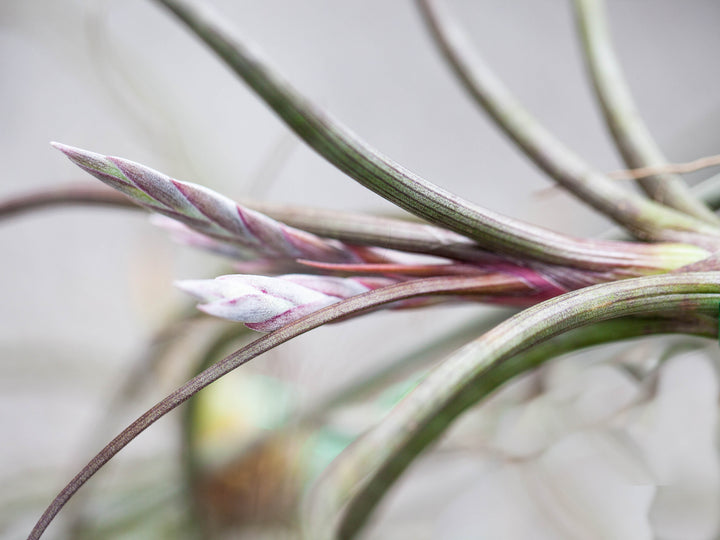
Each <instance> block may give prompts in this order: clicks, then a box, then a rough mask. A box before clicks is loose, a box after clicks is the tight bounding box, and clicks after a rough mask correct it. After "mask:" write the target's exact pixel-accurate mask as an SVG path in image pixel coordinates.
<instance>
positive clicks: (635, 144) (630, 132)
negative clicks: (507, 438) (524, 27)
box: [574, 0, 720, 225]
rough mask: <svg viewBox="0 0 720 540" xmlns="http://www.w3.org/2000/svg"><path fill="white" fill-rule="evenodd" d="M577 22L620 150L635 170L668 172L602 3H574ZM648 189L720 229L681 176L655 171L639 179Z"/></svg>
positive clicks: (592, 0)
mask: <svg viewBox="0 0 720 540" xmlns="http://www.w3.org/2000/svg"><path fill="white" fill-rule="evenodd" d="M574 5H575V18H576V22H577V25H578V29H579V32H580V36H581V38H582V39H581V41H582V44H583V50H584V53H585V55H584V56H585V63H586V65H587V69H588V72H589V73H590V76H591V78H592V83H593V87H594V88H595V94H596V95H597V98H598V102H599V103H600V106H601V107H602V111H603V115H604V116H605V122H606V124H607V126H608V128H609V130H610V133H611V134H612V138H613V140H614V142H615V146H616V147H617V149H618V151H619V152H620V154H621V155H622V157H623V160H624V161H625V164H626V165H627V166H628V167H629V168H631V169H642V168H655V167H659V168H663V167H667V166H668V162H667V160H666V159H665V157H664V156H663V154H662V151H661V150H660V148H659V147H658V146H657V144H656V142H655V140H654V139H653V137H652V136H651V135H650V132H649V130H648V129H647V126H646V125H645V123H644V122H643V121H642V118H641V117H640V113H639V111H638V110H637V107H636V106H635V103H634V101H633V98H632V94H631V93H630V89H629V88H628V85H627V83H626V81H625V78H624V77H623V73H622V69H621V68H620V63H619V62H618V59H617V57H616V56H615V51H614V50H613V47H612V42H611V39H610V32H609V30H608V27H607V18H606V15H605V9H604V6H603V2H602V0H574ZM638 183H639V184H640V186H642V188H643V190H645V192H646V193H647V194H648V195H650V196H651V197H652V198H653V199H655V200H656V201H658V202H660V203H662V204H665V205H667V206H671V207H673V208H676V209H677V210H680V211H681V212H684V213H686V214H689V215H691V216H695V217H696V218H698V219H701V220H703V221H706V222H708V223H711V224H713V225H720V219H718V217H717V216H716V215H715V214H713V213H712V212H711V211H710V209H709V208H708V207H707V206H705V205H704V204H702V203H701V202H700V201H699V200H698V199H697V198H696V197H695V196H694V195H693V194H692V193H691V192H690V189H689V188H688V186H687V184H686V183H685V181H684V180H683V179H682V178H681V177H680V176H679V175H677V174H672V173H655V174H650V175H648V176H647V177H644V178H639V179H638Z"/></svg>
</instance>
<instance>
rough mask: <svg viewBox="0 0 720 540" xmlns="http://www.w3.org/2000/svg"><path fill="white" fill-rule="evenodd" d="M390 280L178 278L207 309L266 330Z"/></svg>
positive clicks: (237, 276)
mask: <svg viewBox="0 0 720 540" xmlns="http://www.w3.org/2000/svg"><path fill="white" fill-rule="evenodd" d="M389 283H392V280H390V279H384V278H379V279H367V280H365V279H355V278H337V277H327V276H306V275H301V274H289V275H286V276H278V277H267V276H255V275H246V274H235V275H228V276H220V277H218V278H215V279H207V280H206V279H201V280H186V281H178V282H176V283H175V285H176V286H177V287H178V288H180V289H182V290H183V291H185V292H187V293H189V294H192V295H193V296H195V297H196V298H198V299H199V300H201V302H202V303H200V304H199V305H198V308H199V309H200V310H202V311H204V312H205V313H208V314H210V315H214V316H216V317H221V318H223V319H229V320H231V321H239V322H244V323H245V324H246V325H247V326H248V327H249V328H252V329H253V330H259V331H263V332H267V331H271V330H275V329H277V328H280V327H282V326H284V325H286V324H288V323H289V322H292V321H295V320H297V319H299V318H300V317H303V316H305V315H307V314H309V313H312V312H314V311H317V310H318V309H321V308H323V307H325V306H329V305H330V304H334V303H335V302H338V301H339V300H342V299H343V298H348V297H350V296H355V295H357V294H361V293H364V292H367V291H369V290H370V289H372V288H376V287H379V286H382V285H385V284H389Z"/></svg>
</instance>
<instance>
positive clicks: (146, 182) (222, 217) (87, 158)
mask: <svg viewBox="0 0 720 540" xmlns="http://www.w3.org/2000/svg"><path fill="white" fill-rule="evenodd" d="M53 146H54V147H55V148H57V149H58V150H60V151H61V152H63V153H64V154H65V155H66V156H68V157H69V158H70V159H71V160H72V161H73V162H74V163H76V164H77V165H79V166H80V167H81V168H83V169H84V170H86V171H87V172H89V173H90V174H92V175H94V176H95V177H97V178H98V179H99V180H101V181H102V182H105V183H106V184H108V185H109V186H110V187H113V188H115V189H117V190H119V191H121V192H122V193H124V194H125V195H127V196H129V197H131V198H132V199H133V200H135V201H136V202H138V203H139V204H141V205H142V206H144V207H145V208H147V209H149V210H152V211H154V212H158V213H160V214H163V215H166V216H168V217H171V218H173V219H177V220H178V221H181V222H182V223H184V224H185V225H187V226H189V227H190V228H192V229H194V230H196V231H198V232H200V233H202V234H205V235H207V236H211V237H213V238H216V239H218V240H221V241H223V242H229V243H233V244H236V245H239V246H241V247H243V248H251V249H254V250H256V251H257V252H258V253H259V254H261V255H262V256H264V257H274V258H285V259H291V260H295V259H309V260H316V261H322V262H360V258H359V257H358V256H357V255H356V254H355V252H354V251H353V250H352V249H351V248H350V247H348V246H346V245H345V244H343V243H342V242H339V241H337V240H330V239H325V238H320V237H319V236H316V235H314V234H311V233H309V232H306V231H302V230H300V229H295V228H293V227H290V226H288V225H285V224H284V223H281V222H279V221H275V220H274V219H271V218H269V217H267V216H265V215H264V214H261V213H259V212H255V211H254V210H250V209H249V208H245V207H242V206H240V205H238V204H237V203H235V202H234V201H232V200H231V199H229V198H227V197H225V196H223V195H220V194H219V193H216V192H214V191H212V190H210V189H208V188H205V187H203V186H198V185H195V184H191V183H188V182H181V181H179V180H175V179H173V178H170V177H169V176H166V175H164V174H162V173H160V172H157V171H155V170H153V169H150V168H148V167H145V166H143V165H140V164H138V163H134V162H132V161H128V160H126V159H122V158H117V157H109V156H103V155H101V154H96V153H94V152H88V151H86V150H81V149H79V148H73V147H70V146H66V145H62V144H58V143H53Z"/></svg>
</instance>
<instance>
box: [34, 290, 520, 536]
mask: <svg viewBox="0 0 720 540" xmlns="http://www.w3.org/2000/svg"><path fill="white" fill-rule="evenodd" d="M491 281H492V283H491ZM522 287H525V285H522ZM478 288H479V289H480V290H478ZM517 288H518V282H517V280H516V279H514V278H512V277H510V276H499V277H497V278H496V279H494V280H488V278H487V276H481V277H480V278H477V277H475V278H464V277H463V278H456V277H450V278H447V277H444V278H429V279H423V280H415V281H411V282H406V283H399V284H397V285H390V286H388V287H383V288H381V289H375V290H373V291H369V292H367V293H364V294H361V295H358V296H353V297H351V298H349V299H347V300H343V301H341V302H338V303H337V304H333V305H331V306H328V307H326V308H323V309H321V310H319V311H316V312H315V313H312V314H310V315H308V316H306V317H303V318H302V319H299V320H297V321H295V322H293V323H291V324H288V325H287V326H284V327H283V328H280V329H279V330H276V331H274V332H272V333H270V334H266V335H264V336H262V337H260V338H258V339H257V340H255V341H253V342H252V343H250V344H249V345H247V346H246V347H243V348H242V349H240V350H238V351H235V352H234V353H232V354H231V355H229V356H227V357H226V358H224V359H223V360H221V361H219V362H217V363H216V364H213V365H212V366H210V367H209V368H208V369H206V370H205V371H203V372H202V373H200V374H199V375H197V376H195V377H193V378H192V379H191V380H190V381H188V382H187V383H185V384H184V385H183V386H181V387H180V388H178V389H177V390H175V391H174V392H173V393H172V394H170V395H169V396H167V397H166V398H165V399H163V400H162V401H160V402H159V403H157V404H156V405H155V406H153V407H152V408H151V409H149V410H148V411H146V412H145V413H144V414H143V415H142V416H140V417H139V418H138V419H137V420H135V421H134V422H133V423H132V424H130V425H129V426H128V427H127V428H125V430H123V431H122V433H120V434H119V435H118V436H117V437H115V438H114V439H113V440H112V441H111V442H110V443H108V444H107V446H105V447H104V448H103V449H102V450H101V451H100V452H99V453H98V454H97V455H96V456H95V457H94V458H92V459H91V460H90V462H89V463H88V464H87V465H86V466H85V467H83V469H82V470H81V471H80V472H79V473H78V474H77V475H76V476H75V477H74V478H73V479H72V480H71V481H70V482H69V483H68V484H67V485H66V486H65V487H64V488H63V489H62V491H61V492H60V493H59V494H58V495H57V497H55V499H54V500H53V501H52V502H51V503H50V506H48V507H47V509H46V510H45V512H44V513H43V515H42V516H41V517H40V519H39V520H38V522H37V523H36V524H35V527H34V528H33V530H32V532H31V533H30V536H29V537H28V538H29V540H37V539H38V538H40V537H41V536H42V534H43V532H44V531H45V529H46V528H47V527H48V525H49V524H50V523H51V522H52V520H53V519H54V518H55V516H56V515H57V514H58V513H59V512H60V510H61V509H62V507H63V506H65V504H66V503H67V502H68V501H69V500H70V498H71V497H72V496H73V495H74V494H75V493H76V492H77V490H78V489H80V488H81V487H82V486H83V485H84V484H85V482H87V481H88V480H89V479H90V478H91V477H92V476H93V475H94V474H95V473H96V472H97V471H98V470H100V469H101V468H102V467H103V466H104V465H105V464H106V463H107V462H108V461H110V459H112V458H113V456H115V455H116V454H117V453H118V452H120V450H122V449H123V448H124V447H125V446H127V445H128V444H129V443H130V442H131V441H132V440H133V439H134V438H135V437H137V436H138V435H139V434H140V433H142V432H143V431H145V430H146V429H147V428H149V427H150V426H151V425H152V424H154V423H155V422H156V421H157V420H159V419H160V418H162V417H163V416H165V415H166V414H167V413H169V412H170V411H172V410H173V409H175V408H176V407H178V406H179V405H181V404H182V403H183V402H185V401H186V400H187V399H189V398H190V397H192V396H193V395H195V394H196V393H197V392H199V391H200V390H202V389H203V388H205V387H206V386H208V385H209V384H211V383H212V382H214V381H216V380H217V379H219V378H220V377H222V376H223V375H225V374H227V373H229V372H230V371H232V370H234V369H235V368H237V367H239V366H241V365H243V364H244V363H246V362H248V361H250V360H252V359H253V358H255V357H257V356H259V355H260V354H262V353H264V352H267V351H269V350H271V349H273V348H275V347H277V346H278V345H280V344H282V343H285V342H286V341H289V340H290V339H292V338H294V337H297V336H299V335H301V334H304V333H305V332H308V331H310V330H312V329H314V328H317V327H318V326H322V325H323V324H326V323H329V322H333V321H336V320H340V319H344V318H347V317H350V316H355V315H358V314H360V313H363V312H366V311H368V310H370V309H372V308H375V307H377V306H381V305H384V304H388V303H391V302H395V301H397V300H403V299H407V298H416V297H419V296H427V295H431V294H459V293H468V294H473V293H481V292H482V293H484V292H493V291H496V292H500V291H507V292H510V291H513V290H517Z"/></svg>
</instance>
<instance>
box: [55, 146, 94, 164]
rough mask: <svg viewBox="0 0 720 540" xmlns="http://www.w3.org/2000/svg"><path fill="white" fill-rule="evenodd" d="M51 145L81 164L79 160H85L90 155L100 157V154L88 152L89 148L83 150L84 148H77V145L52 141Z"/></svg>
mask: <svg viewBox="0 0 720 540" xmlns="http://www.w3.org/2000/svg"><path fill="white" fill-rule="evenodd" d="M50 146H52V147H53V148H55V149H56V150H60V151H61V152H62V153H63V154H65V155H66V156H67V157H68V158H70V160H72V161H74V162H75V163H76V164H81V163H78V162H84V161H86V160H87V158H89V157H100V156H99V154H95V153H94V152H88V151H87V150H83V149H82V148H77V147H75V146H69V145H67V144H62V143H59V142H55V141H51V142H50Z"/></svg>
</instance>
